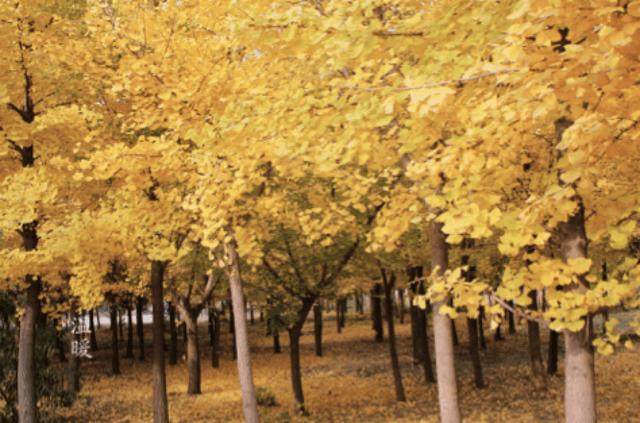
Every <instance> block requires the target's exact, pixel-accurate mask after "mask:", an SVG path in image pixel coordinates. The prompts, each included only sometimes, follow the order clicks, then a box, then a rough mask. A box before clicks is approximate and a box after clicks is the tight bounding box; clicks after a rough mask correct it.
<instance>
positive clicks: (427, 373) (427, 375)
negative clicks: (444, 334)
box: [420, 304, 436, 383]
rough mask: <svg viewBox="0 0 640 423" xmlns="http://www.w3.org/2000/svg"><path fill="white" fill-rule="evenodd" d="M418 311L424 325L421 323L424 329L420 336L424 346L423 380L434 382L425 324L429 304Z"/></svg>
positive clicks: (426, 323)
mask: <svg viewBox="0 0 640 423" xmlns="http://www.w3.org/2000/svg"><path fill="white" fill-rule="evenodd" d="M420 313H422V315H423V316H424V325H422V330H423V331H424V333H423V335H422V336H421V338H422V340H423V342H424V346H423V348H422V354H423V355H422V360H421V361H422V368H423V370H424V380H425V382H428V383H435V381H436V376H435V374H434V373H433V366H432V365H431V352H430V351H429V336H428V334H427V326H428V320H427V318H428V316H429V304H427V308H426V309H425V310H420Z"/></svg>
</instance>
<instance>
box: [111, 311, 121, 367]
mask: <svg viewBox="0 0 640 423" xmlns="http://www.w3.org/2000/svg"><path fill="white" fill-rule="evenodd" d="M109 314H110V317H111V328H110V329H111V374H113V375H119V374H120V351H119V346H118V308H117V307H116V306H115V304H111V306H110V307H109Z"/></svg>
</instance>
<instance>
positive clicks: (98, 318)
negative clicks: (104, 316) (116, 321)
mask: <svg viewBox="0 0 640 423" xmlns="http://www.w3.org/2000/svg"><path fill="white" fill-rule="evenodd" d="M96 323H97V324H98V330H100V329H102V325H101V324H100V307H98V308H96Z"/></svg>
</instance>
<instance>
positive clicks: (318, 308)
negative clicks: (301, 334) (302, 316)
mask: <svg viewBox="0 0 640 423" xmlns="http://www.w3.org/2000/svg"><path fill="white" fill-rule="evenodd" d="M313 334H314V338H315V347H316V355H317V356H318V357H322V305H320V303H319V302H316V303H315V304H314V305H313Z"/></svg>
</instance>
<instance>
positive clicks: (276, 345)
mask: <svg viewBox="0 0 640 423" xmlns="http://www.w3.org/2000/svg"><path fill="white" fill-rule="evenodd" d="M271 332H272V334H273V353H274V354H280V353H281V352H282V347H281V346H280V331H279V330H278V329H277V328H274V329H271Z"/></svg>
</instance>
